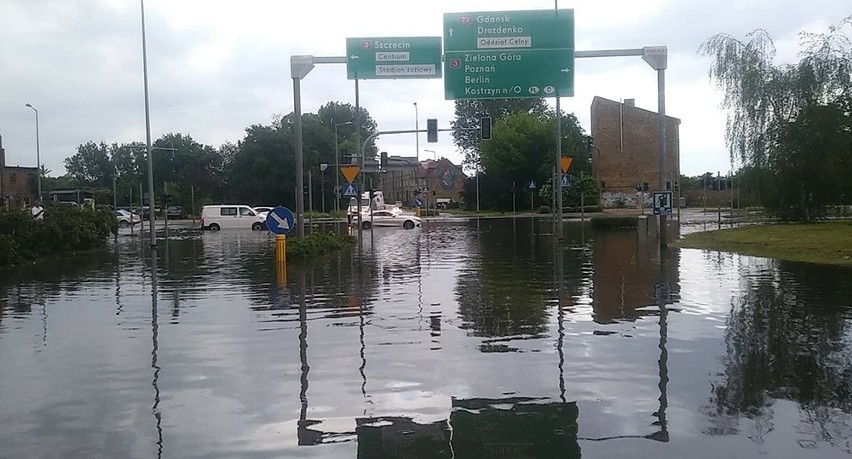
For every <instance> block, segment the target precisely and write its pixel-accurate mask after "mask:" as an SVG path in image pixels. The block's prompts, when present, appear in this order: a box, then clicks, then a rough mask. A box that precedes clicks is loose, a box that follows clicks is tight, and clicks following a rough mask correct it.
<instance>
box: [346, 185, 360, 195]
mask: <svg viewBox="0 0 852 459" xmlns="http://www.w3.org/2000/svg"><path fill="white" fill-rule="evenodd" d="M343 196H351V197H358V184H357V183H347V184H346V185H344V186H343Z"/></svg>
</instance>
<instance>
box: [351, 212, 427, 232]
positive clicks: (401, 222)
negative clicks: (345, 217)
mask: <svg viewBox="0 0 852 459" xmlns="http://www.w3.org/2000/svg"><path fill="white" fill-rule="evenodd" d="M361 218H362V220H363V222H362V223H361V227H362V228H364V229H370V228H372V227H374V226H375V227H383V226H388V227H402V228H404V229H414V228H415V227H418V226H420V217H415V216H414V215H406V214H404V213H402V211H401V210H399V209H398V208H394V209H390V210H374V211H373V212H372V215H371V213H370V212H369V211H367V212H362V213H361Z"/></svg>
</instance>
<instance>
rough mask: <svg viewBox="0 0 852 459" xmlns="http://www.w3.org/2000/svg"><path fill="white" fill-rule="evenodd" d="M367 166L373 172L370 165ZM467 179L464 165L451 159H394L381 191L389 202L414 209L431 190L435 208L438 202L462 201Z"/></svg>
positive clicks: (390, 159) (391, 157) (385, 174)
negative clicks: (417, 200)
mask: <svg viewBox="0 0 852 459" xmlns="http://www.w3.org/2000/svg"><path fill="white" fill-rule="evenodd" d="M366 167H367V170H370V167H369V164H368V165H367V166H366ZM464 179H465V174H464V172H462V168H461V166H457V165H455V164H453V163H452V162H451V161H450V160H448V159H447V158H441V159H438V160H432V159H427V160H423V161H420V162H419V163H418V162H417V159H416V158H413V157H400V156H390V157H388V171H387V172H386V173H384V174H382V175H381V180H382V183H381V189H382V194H383V195H384V198H385V202H387V203H391V204H392V203H394V202H401V203H402V205H403V206H413V205H414V200H415V199H416V198H418V197H420V198H421V199H422V198H423V196H422V190H423V188H424V187H425V188H427V189H428V190H429V207H430V208H431V207H433V206H434V205H435V203H436V202H441V203H448V202H451V201H454V202H460V201H461V200H462V197H461V191H462V190H463V189H464ZM433 191H434V193H432V192H433Z"/></svg>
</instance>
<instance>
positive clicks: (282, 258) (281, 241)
mask: <svg viewBox="0 0 852 459" xmlns="http://www.w3.org/2000/svg"><path fill="white" fill-rule="evenodd" d="M275 261H277V262H278V263H284V264H287V236H285V235H283V234H279V235H277V236H275Z"/></svg>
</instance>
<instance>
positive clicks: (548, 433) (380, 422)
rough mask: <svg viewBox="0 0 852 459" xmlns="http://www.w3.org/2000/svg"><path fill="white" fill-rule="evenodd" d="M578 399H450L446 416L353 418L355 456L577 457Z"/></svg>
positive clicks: (391, 458)
mask: <svg viewBox="0 0 852 459" xmlns="http://www.w3.org/2000/svg"><path fill="white" fill-rule="evenodd" d="M578 415H579V410H578V409H577V405H576V403H563V402H548V401H545V400H541V399H537V398H506V399H483V398H472V399H453V410H452V412H451V413H450V418H449V420H446V419H444V420H440V421H435V422H431V423H425V424H421V423H418V422H415V421H414V420H412V419H411V418H408V417H400V416H383V417H375V418H359V419H357V420H356V422H357V425H358V427H357V429H356V433H357V436H358V457H359V458H365V459H366V458H387V459H396V458H400V459H402V458H435V459H437V458H451V457H463V458H466V457H489V458H510V457H511V458H515V457H537V458H551V457H552V458H557V457H558V458H568V459H570V458H579V457H580V446H579V444H578V443H577V417H578Z"/></svg>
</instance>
